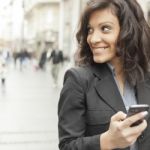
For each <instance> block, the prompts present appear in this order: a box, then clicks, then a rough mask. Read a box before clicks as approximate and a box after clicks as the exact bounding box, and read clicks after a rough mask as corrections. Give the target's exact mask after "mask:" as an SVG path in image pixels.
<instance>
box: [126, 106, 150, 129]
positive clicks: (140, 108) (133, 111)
mask: <svg viewBox="0 0 150 150" xmlns="http://www.w3.org/2000/svg"><path fill="white" fill-rule="evenodd" d="M149 107H150V106H149V105H148V104H137V105H131V106H130V107H129V110H128V113H127V117H130V116H132V115H135V114H137V113H140V112H144V111H147V112H148V110H149ZM143 119H144V118H143ZM143 119H141V120H138V121H136V122H135V123H133V124H132V125H131V126H132V127H133V126H137V125H139V124H140V123H141V122H142V121H143Z"/></svg>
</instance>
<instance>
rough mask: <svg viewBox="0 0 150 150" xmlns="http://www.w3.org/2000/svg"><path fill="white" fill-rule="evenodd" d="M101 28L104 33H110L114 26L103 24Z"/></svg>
mask: <svg viewBox="0 0 150 150" xmlns="http://www.w3.org/2000/svg"><path fill="white" fill-rule="evenodd" d="M101 30H102V31H103V32H104V33H109V32H110V31H111V30H112V28H111V27H110V26H106V25H105V26H102V27H101Z"/></svg>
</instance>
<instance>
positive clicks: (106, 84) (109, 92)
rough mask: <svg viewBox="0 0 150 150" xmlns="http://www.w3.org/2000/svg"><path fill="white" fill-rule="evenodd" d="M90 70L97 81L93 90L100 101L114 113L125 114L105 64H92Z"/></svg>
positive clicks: (119, 96) (109, 71)
mask: <svg viewBox="0 0 150 150" xmlns="http://www.w3.org/2000/svg"><path fill="white" fill-rule="evenodd" d="M92 70H93V74H94V75H95V76H96V77H97V78H98V79H99V80H97V82H96V83H95V89H96V91H97V93H98V95H99V96H100V97H101V99H102V100H103V101H105V103H107V104H108V105H109V106H110V107H111V108H112V109H113V110H114V111H115V112H117V111H120V110H122V111H124V112H126V109H125V106H124V103H123V100H122V97H121V95H120V92H119V91H118V87H117V85H116V83H115V81H114V78H113V76H112V72H111V70H110V69H109V68H108V66H107V64H94V65H93V66H92Z"/></svg>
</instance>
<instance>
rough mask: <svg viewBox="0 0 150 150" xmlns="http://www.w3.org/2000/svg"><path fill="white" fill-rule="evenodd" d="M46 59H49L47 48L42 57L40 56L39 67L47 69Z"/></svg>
mask: <svg viewBox="0 0 150 150" xmlns="http://www.w3.org/2000/svg"><path fill="white" fill-rule="evenodd" d="M46 61H47V50H46V49H45V50H44V51H43V52H42V53H41V57H40V61H39V68H40V69H42V70H45V64H46Z"/></svg>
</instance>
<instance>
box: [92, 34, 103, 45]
mask: <svg viewBox="0 0 150 150" xmlns="http://www.w3.org/2000/svg"><path fill="white" fill-rule="evenodd" d="M101 41H102V36H101V34H100V33H99V32H93V34H92V35H91V43H92V44H96V43H99V42H101Z"/></svg>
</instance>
